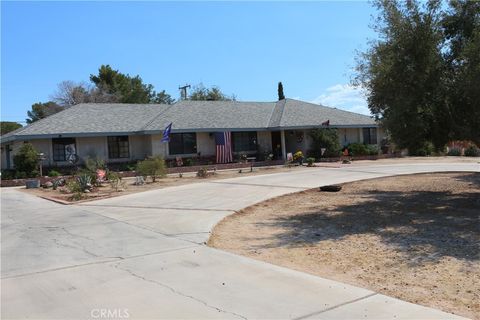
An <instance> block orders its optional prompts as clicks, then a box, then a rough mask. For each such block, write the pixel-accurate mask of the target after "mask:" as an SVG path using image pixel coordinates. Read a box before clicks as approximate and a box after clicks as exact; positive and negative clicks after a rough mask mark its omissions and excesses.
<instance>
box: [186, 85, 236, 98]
mask: <svg viewBox="0 0 480 320" xmlns="http://www.w3.org/2000/svg"><path fill="white" fill-rule="evenodd" d="M188 98H189V100H203V101H205V100H209V101H210V100H214V101H235V96H234V95H232V96H228V95H226V94H224V93H223V92H222V91H221V90H220V88H219V87H216V86H213V87H211V88H205V86H204V85H203V84H202V83H200V84H199V85H196V86H195V87H194V88H193V90H192V92H191V93H190V95H189V96H188Z"/></svg>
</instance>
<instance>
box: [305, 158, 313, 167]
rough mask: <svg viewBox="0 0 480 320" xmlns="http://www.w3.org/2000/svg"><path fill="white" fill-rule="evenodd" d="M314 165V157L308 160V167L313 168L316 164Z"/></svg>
mask: <svg viewBox="0 0 480 320" xmlns="http://www.w3.org/2000/svg"><path fill="white" fill-rule="evenodd" d="M314 163H315V158H312V157H310V158H307V165H308V166H309V167H313V164H314Z"/></svg>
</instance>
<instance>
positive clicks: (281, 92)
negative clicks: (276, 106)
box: [278, 82, 285, 100]
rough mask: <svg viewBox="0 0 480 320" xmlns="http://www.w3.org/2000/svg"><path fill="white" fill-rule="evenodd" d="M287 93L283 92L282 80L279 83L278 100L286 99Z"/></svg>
mask: <svg viewBox="0 0 480 320" xmlns="http://www.w3.org/2000/svg"><path fill="white" fill-rule="evenodd" d="M284 99H285V95H284V94H283V84H282V82H279V83H278V100H284Z"/></svg>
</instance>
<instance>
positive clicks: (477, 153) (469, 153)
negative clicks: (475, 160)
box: [465, 145, 480, 157]
mask: <svg viewBox="0 0 480 320" xmlns="http://www.w3.org/2000/svg"><path fill="white" fill-rule="evenodd" d="M465 157H480V149H479V148H478V147H477V146H475V145H471V146H470V147H468V148H467V149H465Z"/></svg>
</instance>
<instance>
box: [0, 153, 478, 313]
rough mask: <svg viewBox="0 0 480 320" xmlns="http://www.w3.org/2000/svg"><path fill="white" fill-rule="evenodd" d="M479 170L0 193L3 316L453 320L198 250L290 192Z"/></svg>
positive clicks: (418, 168) (368, 170)
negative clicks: (95, 197) (72, 194)
mask: <svg viewBox="0 0 480 320" xmlns="http://www.w3.org/2000/svg"><path fill="white" fill-rule="evenodd" d="M479 169H480V167H479V164H478V163H465V162H462V163H431V162H428V163H427V164H422V163H417V164H389V165H368V166H367V165H362V166H349V167H346V168H345V167H344V168H306V169H300V170H298V171H294V172H290V173H278V174H269V175H263V176H250V177H242V178H235V179H228V180H218V181H209V182H205V183H197V184H191V185H184V186H179V187H171V188H166V189H160V190H152V191H147V192H143V193H137V194H130V195H126V196H122V197H117V198H110V199H104V200H99V201H95V202H90V203H88V204H83V205H75V206H62V205H59V204H56V203H52V202H49V201H47V200H43V199H39V198H36V197H33V196H30V195H28V194H25V193H22V192H18V191H16V190H3V189H2V190H1V200H2V212H1V214H2V222H1V226H2V245H1V254H2V280H1V302H2V311H1V315H2V318H6V319H9V318H49V319H52V318H57V319H98V318H99V317H98V316H99V315H100V312H101V311H102V310H106V311H105V312H109V314H110V315H113V314H115V315H116V318H122V317H123V318H127V316H128V318H130V319H139V318H141V319H146V318H149V319H158V318H243V319H248V318H253V319H259V318H263V319H265V318H269V319H272V318H275V319H284V318H290V319H310V318H318V319H345V318H348V319H360V318H361V319H365V318H376V319H387V318H388V319H411V318H417V319H418V318H422V319H424V318H428V319H458V318H460V317H457V316H454V315H452V314H448V313H444V312H441V311H439V310H435V309H431V308H426V307H422V306H419V305H415V304H411V303H407V302H404V301H400V300H398V299H393V298H390V297H387V296H384V295H380V294H377V293H375V292H372V291H369V290H366V289H362V288H357V287H353V286H350V285H346V284H343V283H340V282H336V281H332V280H327V279H323V278H320V277H316V276H313V275H308V274H305V273H301V272H297V271H293V270H289V269H286V268H282V267H278V266H274V265H271V264H267V263H264V262H260V261H255V260H252V259H249V258H246V257H241V256H237V255H233V254H230V253H227V252H223V251H220V250H217V249H214V248H209V247H206V246H204V245H202V244H201V243H203V242H204V241H206V240H207V239H208V236H209V232H210V230H211V229H212V228H213V226H214V225H215V224H216V223H217V222H218V221H220V220H221V219H222V218H223V217H225V216H226V215H229V214H231V213H233V212H235V211H237V210H240V209H242V208H244V207H247V206H249V205H252V204H254V203H257V202H259V201H263V200H266V199H268V198H272V197H275V196H279V195H283V194H286V193H291V192H296V191H301V190H304V189H309V188H313V187H317V186H320V185H326V184H332V183H342V182H349V181H355V180H361V179H370V178H377V177H383V176H391V175H396V174H410V173H417V172H433V171H477V172H478V171H479ZM102 312H103V311H102ZM120 316H122V317H120Z"/></svg>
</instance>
